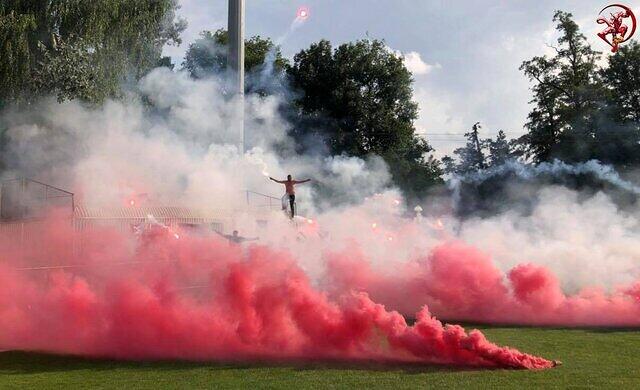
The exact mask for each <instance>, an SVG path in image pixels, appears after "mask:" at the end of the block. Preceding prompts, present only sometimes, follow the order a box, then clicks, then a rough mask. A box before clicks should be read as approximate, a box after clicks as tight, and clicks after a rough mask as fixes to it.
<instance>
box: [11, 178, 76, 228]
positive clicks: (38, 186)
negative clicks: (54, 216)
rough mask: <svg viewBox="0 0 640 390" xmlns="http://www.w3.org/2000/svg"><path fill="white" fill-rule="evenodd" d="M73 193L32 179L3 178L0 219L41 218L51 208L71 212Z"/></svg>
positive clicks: (73, 205) (72, 208)
mask: <svg viewBox="0 0 640 390" xmlns="http://www.w3.org/2000/svg"><path fill="white" fill-rule="evenodd" d="M74 207H75V204H74V194H73V193H72V192H69V191H66V190H63V189H62V188H58V187H54V186H52V185H49V184H45V183H42V182H39V181H37V180H33V179H27V178H16V179H10V180H5V181H3V182H2V185H1V187H0V219H2V220H5V221H14V220H24V219H34V218H42V217H44V216H45V213H46V212H47V211H48V210H49V209H51V208H58V209H65V210H67V211H68V212H69V213H70V215H72V214H73V210H74Z"/></svg>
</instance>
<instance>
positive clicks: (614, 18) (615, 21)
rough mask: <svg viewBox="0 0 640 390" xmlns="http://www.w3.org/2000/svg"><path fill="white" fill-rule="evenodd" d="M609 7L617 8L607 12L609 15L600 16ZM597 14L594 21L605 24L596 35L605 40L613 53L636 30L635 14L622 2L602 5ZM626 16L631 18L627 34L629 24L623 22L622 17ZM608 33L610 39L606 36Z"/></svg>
mask: <svg viewBox="0 0 640 390" xmlns="http://www.w3.org/2000/svg"><path fill="white" fill-rule="evenodd" d="M609 8H617V10H616V11H614V12H610V13H609V14H610V15H611V17H605V16H602V13H603V12H604V11H605V10H607V9H609ZM598 15H599V16H598V19H597V20H596V22H597V23H598V24H606V25H607V27H606V28H605V29H604V30H603V31H601V32H599V33H598V36H599V37H600V38H601V39H602V40H603V41H605V42H607V43H608V44H609V46H611V51H612V52H613V53H615V52H617V51H618V46H619V45H620V44H621V43H624V42H626V41H628V40H629V39H631V37H632V36H633V34H634V33H635V32H636V16H635V15H634V14H633V11H631V9H630V8H629V7H627V6H626V5H622V4H611V5H608V6H606V7H604V8H603V9H602V10H601V11H600V13H599V14H598ZM626 18H630V19H631V33H630V34H629V35H627V31H628V30H629V26H627V25H626V24H624V23H623V19H626ZM609 35H611V40H609V39H608V38H607V37H608V36H609Z"/></svg>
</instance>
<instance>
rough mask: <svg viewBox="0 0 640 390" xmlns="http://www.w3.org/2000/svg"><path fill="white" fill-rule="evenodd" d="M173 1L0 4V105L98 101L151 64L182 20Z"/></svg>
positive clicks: (15, 0)
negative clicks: (49, 97)
mask: <svg viewBox="0 0 640 390" xmlns="http://www.w3.org/2000/svg"><path fill="white" fill-rule="evenodd" d="M177 7H178V5H177V0H154V1H130V0H92V1H77V0H58V1H46V0H4V1H2V3H0V59H1V60H0V104H2V103H4V104H6V103H9V102H16V101H17V102H20V101H28V100H31V99H34V98H37V97H38V96H39V95H41V94H54V95H56V96H57V97H58V99H59V100H64V99H76V98H78V99H83V100H86V101H90V102H100V101H101V100H103V99H104V98H105V97H109V96H118V95H119V94H120V93H121V90H122V84H123V83H124V82H125V81H126V80H127V79H129V78H133V79H136V78H139V77H141V76H142V75H144V74H145V73H146V72H148V71H149V70H150V69H151V68H153V67H155V66H156V64H157V63H158V61H159V60H160V59H161V52H162V48H163V47H164V45H166V44H171V43H179V42H180V32H181V31H182V30H184V28H185V27H186V22H184V21H182V20H176V16H175V11H176V9H177Z"/></svg>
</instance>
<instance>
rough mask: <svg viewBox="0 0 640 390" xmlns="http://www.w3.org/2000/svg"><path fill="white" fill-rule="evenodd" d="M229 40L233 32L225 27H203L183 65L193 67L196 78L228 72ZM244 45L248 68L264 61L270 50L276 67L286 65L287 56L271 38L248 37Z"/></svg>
mask: <svg viewBox="0 0 640 390" xmlns="http://www.w3.org/2000/svg"><path fill="white" fill-rule="evenodd" d="M228 42H229V35H228V33H227V31H226V30H224V29H219V30H217V31H216V32H214V33H212V32H211V31H202V32H201V33H200V38H199V39H197V40H196V41H195V42H193V43H191V44H190V45H189V48H188V49H187V52H186V54H185V57H184V62H183V63H182V67H183V68H184V69H186V70H187V71H189V73H190V74H191V76H192V77H193V78H201V77H206V76H208V75H211V74H216V73H221V72H224V71H225V70H226V68H227V45H228ZM244 45H245V46H244V47H245V62H244V69H245V71H246V72H251V71H254V70H256V68H258V67H260V66H261V65H263V64H264V63H265V60H266V59H267V57H268V55H269V53H273V55H274V68H275V69H276V70H278V71H282V70H283V69H284V67H285V65H286V60H285V59H284V58H283V57H282V53H281V52H280V48H279V47H278V46H276V45H275V44H274V43H273V41H271V39H269V38H262V37H260V36H259V35H256V36H253V37H251V38H250V39H247V40H245V43H244Z"/></svg>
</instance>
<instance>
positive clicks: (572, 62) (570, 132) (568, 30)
mask: <svg viewBox="0 0 640 390" xmlns="http://www.w3.org/2000/svg"><path fill="white" fill-rule="evenodd" d="M553 21H554V22H557V25H556V30H558V31H559V32H560V34H561V35H560V38H558V46H557V47H553V49H554V50H555V52H556V54H555V55H554V56H553V57H547V56H542V57H534V58H533V59H531V60H529V61H525V62H524V63H523V64H522V66H521V67H520V69H521V70H522V71H524V73H525V75H526V76H527V77H529V79H530V80H531V81H533V82H534V86H533V87H532V91H533V99H532V100H531V103H533V104H534V105H535V107H534V109H533V110H532V111H531V113H530V114H529V120H528V122H527V124H526V127H527V129H528V130H529V131H528V134H526V135H525V136H524V137H523V138H522V139H521V141H522V142H523V143H524V144H525V145H526V148H527V152H528V155H529V156H530V157H532V158H533V160H534V161H536V162H540V161H547V160H550V159H553V158H561V159H565V160H570V161H582V160H586V159H589V158H592V157H593V145H594V142H593V141H594V138H595V132H596V131H597V129H596V123H597V116H598V107H599V102H598V100H599V98H600V97H601V96H602V85H601V83H600V82H599V79H598V73H597V67H596V60H597V59H598V58H599V53H598V52H596V51H593V50H592V49H591V47H590V46H589V45H588V43H587V41H586V38H585V36H584V35H583V34H581V33H580V31H579V28H578V25H577V24H576V23H575V22H574V21H573V19H572V15H571V14H570V13H566V12H562V11H556V13H555V15H554V17H553Z"/></svg>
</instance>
